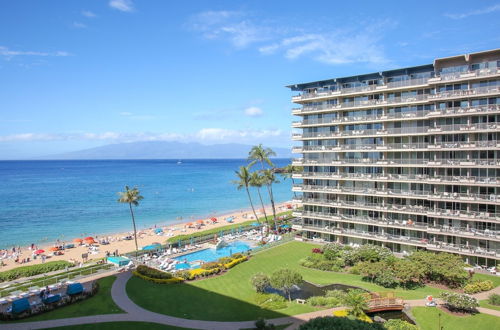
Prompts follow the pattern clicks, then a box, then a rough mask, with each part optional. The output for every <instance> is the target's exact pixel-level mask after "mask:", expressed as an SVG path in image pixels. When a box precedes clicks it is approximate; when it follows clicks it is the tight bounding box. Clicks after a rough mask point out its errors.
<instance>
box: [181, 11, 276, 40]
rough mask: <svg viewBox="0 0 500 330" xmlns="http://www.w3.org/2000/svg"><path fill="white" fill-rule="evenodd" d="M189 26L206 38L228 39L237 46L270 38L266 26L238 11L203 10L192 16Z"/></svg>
mask: <svg viewBox="0 0 500 330" xmlns="http://www.w3.org/2000/svg"><path fill="white" fill-rule="evenodd" d="M188 26H189V28H190V29H192V30H194V31H197V32H200V33H201V34H202V36H203V37H204V38H206V39H221V40H224V39H227V40H229V41H230V42H231V43H232V44H233V46H235V47H237V48H244V47H246V46H248V45H250V44H252V43H255V42H258V41H264V40H267V39H269V35H267V32H269V31H268V29H267V28H266V27H264V26H258V25H256V24H254V22H253V21H251V20H249V19H247V18H246V15H245V14H244V13H242V12H237V11H225V10H223V11H206V12H202V13H199V14H197V15H194V16H193V17H191V19H190V22H189V24H188Z"/></svg>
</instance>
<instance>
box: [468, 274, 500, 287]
mask: <svg viewBox="0 0 500 330" xmlns="http://www.w3.org/2000/svg"><path fill="white" fill-rule="evenodd" d="M472 279H473V280H481V281H486V280H488V281H492V282H493V287H495V288H496V287H497V286H500V276H496V275H487V274H478V273H476V274H474V276H473V277H472Z"/></svg>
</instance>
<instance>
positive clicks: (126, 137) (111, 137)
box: [0, 128, 289, 143]
mask: <svg viewBox="0 0 500 330" xmlns="http://www.w3.org/2000/svg"><path fill="white" fill-rule="evenodd" d="M288 133H289V132H283V131H281V130H275V129H263V130H253V129H242V130H235V129H225V128H203V129H200V130H199V131H197V132H195V133H191V134H179V133H171V132H164V133H148V132H140V133H120V132H104V133H90V132H83V133H21V134H12V135H4V136H0V143H2V142H3V143H5V142H34V141H42V142H43V141H102V142H107V143H123V142H138V141H181V142H202V143H229V142H239V143H257V142H265V141H280V142H283V143H287V142H288V141H289V134H288Z"/></svg>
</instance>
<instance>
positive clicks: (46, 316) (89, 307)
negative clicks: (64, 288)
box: [16, 276, 122, 322]
mask: <svg viewBox="0 0 500 330" xmlns="http://www.w3.org/2000/svg"><path fill="white" fill-rule="evenodd" d="M115 280H116V277H115V276H108V277H103V278H101V279H99V280H97V283H99V291H98V292H97V293H96V294H95V295H94V296H93V297H91V298H89V299H86V300H83V301H79V302H76V303H74V304H71V305H68V306H64V307H61V308H58V309H54V310H52V311H50V312H47V313H43V314H39V315H35V316H33V317H28V318H25V319H22V320H20V321H16V322H35V321H45V320H54V319H64V318H68V317H79V316H88V315H99V314H114V313H122V310H121V309H120V308H119V307H118V306H116V304H115V303H114V301H113V299H112V298H111V286H112V285H113V282H114V281H115Z"/></svg>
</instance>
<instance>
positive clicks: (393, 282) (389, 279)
mask: <svg viewBox="0 0 500 330" xmlns="http://www.w3.org/2000/svg"><path fill="white" fill-rule="evenodd" d="M373 282H375V283H376V284H378V285H380V286H383V287H384V288H395V287H396V286H398V284H399V281H398V279H397V278H396V277H394V274H393V272H392V270H391V269H388V270H386V271H385V272H383V273H381V274H379V275H378V276H377V277H376V278H375V280H374V281H373Z"/></svg>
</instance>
